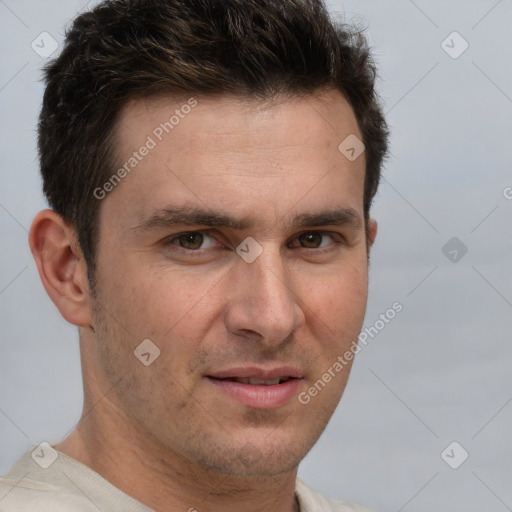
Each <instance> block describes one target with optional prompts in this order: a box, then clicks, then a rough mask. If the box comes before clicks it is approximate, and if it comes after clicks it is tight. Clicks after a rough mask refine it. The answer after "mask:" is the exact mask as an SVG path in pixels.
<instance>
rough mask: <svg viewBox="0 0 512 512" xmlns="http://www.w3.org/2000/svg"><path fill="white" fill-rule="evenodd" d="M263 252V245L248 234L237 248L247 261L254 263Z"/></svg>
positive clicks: (238, 252)
mask: <svg viewBox="0 0 512 512" xmlns="http://www.w3.org/2000/svg"><path fill="white" fill-rule="evenodd" d="M262 252H263V247H261V245H260V244H259V243H258V242H257V241H256V240H255V239H254V238H253V237H252V236H248V237H247V238H246V239H244V241H243V242H242V243H241V244H240V245H239V246H238V247H237V248H236V253H237V254H238V256H240V257H241V258H242V259H243V260H244V261H246V262H247V263H252V262H253V261H254V260H255V259H256V258H258V256H260V255H261V253H262Z"/></svg>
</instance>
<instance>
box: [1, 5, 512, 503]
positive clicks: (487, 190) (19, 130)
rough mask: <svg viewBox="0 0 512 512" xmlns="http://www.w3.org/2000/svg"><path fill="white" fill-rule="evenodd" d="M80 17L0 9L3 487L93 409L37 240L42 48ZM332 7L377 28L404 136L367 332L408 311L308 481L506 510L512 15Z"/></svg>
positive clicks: (393, 119)
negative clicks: (33, 243)
mask: <svg viewBox="0 0 512 512" xmlns="http://www.w3.org/2000/svg"><path fill="white" fill-rule="evenodd" d="M84 3H85V2H84V1H81V2H79V1H76V0H75V1H71V0H51V1H50V0H45V1H44V2H40V1H36V0H31V1H27V0H25V1H24V0H20V1H14V0H5V1H4V0H0V17H1V29H0V52H1V55H2V66H1V78H0V105H1V112H2V115H1V117H0V130H1V132H0V143H1V145H2V152H1V165H0V172H1V173H2V176H1V187H0V234H1V240H2V244H1V247H2V250H1V252H0V262H1V269H0V308H1V309H0V320H1V326H2V335H1V359H0V438H1V445H0V474H1V473H3V472H5V471H6V470H7V469H8V468H9V466H10V465H11V464H12V463H13V462H14V461H15V460H16V459H17V458H18V457H19V455H20V454H21V453H22V452H23V451H25V450H26V449H28V448H29V447H30V445H31V444H35V443H39V442H41V441H45V440H47V441H50V442H54V441H56V440H58V439H59V438H61V437H63V436H64V435H65V434H66V433H67V432H68V431H69V430H70V429H71V428H72V427H73V426H74V424H75V423H76V422H77V420H78V418H79V414H80V411H81V399H82V390H81V377H80V366H79V355H78V336H77V329H76V328H75V327H73V326H70V325H68V324H67V323H66V322H65V321H64V320H63V319H62V318H61V317H60V315H59V313H58V312H57V310H56V308H55V307H54V306H53V304H52V303H51V302H50V300H49V299H48V298H47V296H46V294H45V292H44V290H43V287H42V285H41V283H40V280H39V277H38V274H37V271H36V267H35V265H34V263H33V260H32V257H31V254H30V251H29V249H28V245H27V231H28V229H29V226H30V223H31V220H32V218H33V216H34V215H35V213H36V212H37V211H38V210H39V209H41V208H43V207H45V203H44V200H43V197H42V194H41V192H40V188H41V183H40V179H39V174H38V166H37V159H36V149H35V128H36V119H37V116H38V112H39V107H40V102H41V95H42V86H41V84H40V83H39V82H38V80H39V78H40V76H41V75H40V71H39V67H40V66H41V64H43V63H44V60H43V59H41V58H40V57H39V56H38V55H37V54H36V53H35V52H34V51H33V50H32V48H31V42H32V41H33V40H34V39H35V38H36V36H38V35H39V34H40V33H41V32H43V31H46V32H48V33H50V34H51V35H52V36H53V37H54V38H55V39H56V40H57V41H59V42H60V41H61V40H62V32H63V27H64V25H65V24H66V23H67V22H68V21H69V20H70V19H71V18H72V17H73V16H74V14H75V13H76V12H77V10H80V9H81V8H82V7H83V5H84ZM328 5H329V8H330V10H331V11H332V12H333V13H334V14H335V16H337V17H338V18H340V19H347V20H351V19H355V20H356V21H359V22H363V23H364V24H365V25H367V26H368V36H369V38H370V41H371V43H372V45H373V46H374V48H375V51H374V53H375V57H376V59H377V60H378V62H379V65H380V76H381V80H380V81H379V90H380V91H381V95H382V97H383V100H384V102H385V111H386V112H387V113H388V119H389V123H390V125H391V127H392V132H393V134H392V141H391V142H392V159H391V160H390V161H389V163H388V165H387V168H386V170H385V174H384V176H385V181H384V182H383V184H382V187H381V189H380V192H379V194H378V196H377V200H376V204H375V207H374V212H373V214H374V216H375V217H376V218H377V219H378V221H379V235H378V238H377V242H376V244H375V246H374V249H373V254H372V262H371V282H370V287H371V292H370V300H369V305H368V311H367V316H366V321H365V325H366V326H370V325H373V324H374V323H375V321H376V320H377V319H378V317H379V314H381V313H384V312H385V311H386V310H387V309H388V308H389V307H390V306H391V304H393V303H394V302H395V301H399V302H400V303H402V304H403V308H404V309H403V311H402V312H401V313H400V314H399V315H397V316H396V318H395V319H394V320H393V321H392V322H390V323H389V324H388V325H386V327H385V328H384V329H382V330H381V331H380V333H379V334H378V336H376V337H375V338H374V339H372V340H370V342H369V343H368V345H367V346H366V347H365V348H364V349H363V350H362V351H361V352H360V353H359V355H358V358H357V362H356V364H355V366H354V369H353V373H352V376H351V380H350V383H349V385H348V387H347V390H346V393H345V396H344V398H343V400H342V402H341V405H340V407H339V408H338V409H337V411H336V413H335V415H334V417H333V419H332V421H331V423H330V425H329V427H328V428H327V430H326V432H325V434H324V435H323V437H322V438H321V439H320V441H319V442H318V443H317V445H316V446H315V448H314V449H313V450H312V452H311V453H310V454H309V455H308V457H307V458H306V459H305V461H304V463H303V464H302V466H301V468H300V471H299V476H301V477H302V478H303V479H305V480H306V481H307V482H308V483H309V484H310V485H312V486H314V487H316V488H317V489H319V490H321V491H323V492H325V493H328V494H331V495H333V496H335V497H342V498H345V499H349V500H353V501H356V502H360V503H363V504H364V505H366V506H367V507H369V508H371V509H374V510H375V511H401V510H404V511H412V510H414V511H416V512H427V511H428V512H431V511H433V510H454V511H461V510H464V511H465V512H476V511H480V510H494V511H506V510H512V443H511V439H510V437H511V436H510V434H511V433H512V404H511V401H512V372H511V371H510V367H511V363H512V343H511V336H510V327H511V324H512V320H511V319H512V315H511V313H512V283H511V277H512V263H511V248H512V247H511V245H512V244H511V235H512V233H511V222H510V221H511V219H512V200H507V199H506V197H505V194H506V193H505V194H504V191H506V190H507V187H512V172H511V170H512V169H511V161H512V158H511V156H510V150H511V146H512V144H511V142H512V141H511V136H512V129H511V119H512V70H511V66H512V64H511V63H512V35H511V33H512V2H511V1H510V0H501V1H496V0H479V1H475V0H473V1H468V0H458V1H454V0H451V1H441V0H439V1H427V0H416V1H415V2H412V1H410V0H390V1H387V2H382V1H376V0H375V1H368V0H358V1H356V0H351V1H338V2H335V1H331V2H330V3H329V4H328ZM453 31H457V32H459V33H460V34H461V36H462V37H463V38H464V39H465V40H466V41H467V42H468V43H469V48H468V49H467V51H466V52H465V53H463V54H462V55H461V56H460V57H459V58H457V59H453V58H451V57H450V56H449V55H448V54H447V53H446V52H445V51H444V50H443V49H442V47H441V43H442V41H443V40H445V38H446V37H447V36H448V35H449V34H451V33H452V32H453ZM452 39H453V38H452ZM452 39H448V44H449V45H450V46H454V48H453V49H452V51H456V50H458V49H459V48H460V45H459V43H458V42H457V40H456V39H455V40H453V43H452V42H451V41H452ZM508 190H510V189H508ZM511 195H512V191H511V194H509V197H510V196H511ZM454 236H456V237H458V238H459V239H460V240H461V241H462V242H463V243H464V244H465V245H466V246H467V248H468V252H467V254H466V255H465V256H464V257H462V258H461V259H460V260H459V261H457V262H456V263H454V262H452V261H450V260H449V259H448V258H447V257H446V256H445V255H444V254H443V252H442V251H441V248H442V247H443V245H444V244H445V243H446V242H447V241H448V240H449V239H450V238H452V237H454ZM459 257H460V253H459ZM305 413H306V411H305ZM452 441H457V442H458V443H459V444H460V445H461V446H462V447H463V448H464V449H465V450H467V452H468V453H469V458H468V460H467V461H466V462H465V463H464V464H462V465H461V466H460V467H459V468H458V469H451V468H450V467H449V466H448V465H447V464H446V463H445V461H444V460H443V459H442V458H441V452H442V451H443V450H444V449H445V448H446V447H447V446H448V445H449V444H450V443H451V442H452ZM460 453H461V451H460V449H459V448H457V449H456V450H454V451H453V452H449V455H451V458H450V462H452V463H453V462H454V461H455V462H456V461H457V460H458V457H460Z"/></svg>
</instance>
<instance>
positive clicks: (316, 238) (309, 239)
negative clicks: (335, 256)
mask: <svg viewBox="0 0 512 512" xmlns="http://www.w3.org/2000/svg"><path fill="white" fill-rule="evenodd" d="M322 237H323V235H322V234H321V233H302V235H300V236H299V241H300V243H301V245H302V247H306V248H308V249H316V248H317V247H320V246H321V245H322Z"/></svg>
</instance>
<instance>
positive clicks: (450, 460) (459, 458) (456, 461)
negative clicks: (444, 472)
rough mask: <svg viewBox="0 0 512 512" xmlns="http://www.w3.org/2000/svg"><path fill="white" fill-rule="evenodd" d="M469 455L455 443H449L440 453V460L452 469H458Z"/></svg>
mask: <svg viewBox="0 0 512 512" xmlns="http://www.w3.org/2000/svg"><path fill="white" fill-rule="evenodd" d="M468 457H469V453H468V452H467V450H466V449H465V448H464V447H463V446H462V445H461V444H459V443H458V442H457V441H453V442H452V443H450V444H449V445H448V446H447V447H446V448H445V449H444V450H443V451H442V452H441V458H442V459H443V460H444V461H445V462H446V464H448V466H450V467H451V468H452V469H458V468H460V466H462V464H464V462H466V461H467V460H468Z"/></svg>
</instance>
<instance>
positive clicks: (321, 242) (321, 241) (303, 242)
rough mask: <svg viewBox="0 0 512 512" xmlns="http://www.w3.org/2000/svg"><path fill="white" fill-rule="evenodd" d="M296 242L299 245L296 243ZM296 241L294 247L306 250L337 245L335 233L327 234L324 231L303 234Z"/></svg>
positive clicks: (293, 243)
mask: <svg viewBox="0 0 512 512" xmlns="http://www.w3.org/2000/svg"><path fill="white" fill-rule="evenodd" d="M295 240H296V241H297V242H298V243H299V245H297V244H296V243H295ZM295 240H294V242H292V246H293V247H299V248H304V249H323V248H326V247H329V246H331V245H333V244H335V243H336V241H335V239H334V233H326V232H323V231H308V232H305V233H301V234H300V235H299V236H297V237H296V238H295ZM338 243H339V242H338Z"/></svg>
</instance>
